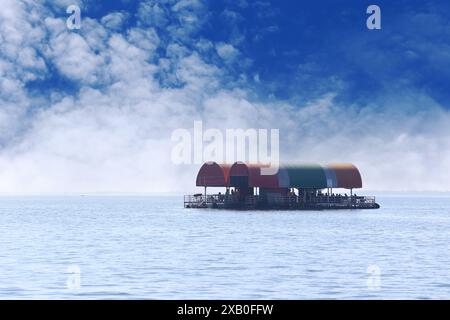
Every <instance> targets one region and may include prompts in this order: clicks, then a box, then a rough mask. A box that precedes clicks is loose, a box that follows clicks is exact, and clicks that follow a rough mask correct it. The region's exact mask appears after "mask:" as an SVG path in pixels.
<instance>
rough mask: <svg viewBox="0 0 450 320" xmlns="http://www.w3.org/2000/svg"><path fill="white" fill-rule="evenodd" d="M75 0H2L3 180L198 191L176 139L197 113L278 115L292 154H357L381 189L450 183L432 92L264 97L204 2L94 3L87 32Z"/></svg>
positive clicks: (254, 122) (259, 120) (238, 123)
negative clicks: (211, 30)
mask: <svg viewBox="0 0 450 320" xmlns="http://www.w3.org/2000/svg"><path fill="white" fill-rule="evenodd" d="M70 2H71V3H70V4H72V3H73V2H74V1H70ZM66 5H68V4H67V1H58V2H55V1H52V2H51V3H50V2H45V1H39V2H37V1H28V0H20V1H16V0H6V1H5V2H4V3H2V6H3V8H2V10H1V11H0V42H1V47H0V192H1V193H95V192H113V193H115V192H185V191H186V192H188V191H192V189H193V185H194V183H195V174H196V171H197V170H198V167H197V166H194V165H192V166H187V165H179V166H176V165H174V164H172V162H171V158H170V157H171V150H172V147H173V146H174V143H173V142H171V141H170V138H171V133H172V132H173V130H175V129H178V128H187V129H190V128H192V126H193V123H194V121H196V120H202V121H203V123H204V125H205V127H206V128H218V129H222V130H225V129H226V128H244V129H245V128H267V129H271V128H278V129H280V147H281V159H282V160H300V161H318V162H322V163H326V162H336V161H345V162H353V163H355V164H356V165H357V166H358V167H359V168H360V170H361V172H362V174H363V183H364V186H365V187H366V188H367V189H372V190H374V189H376V190H450V139H449V137H450V126H449V125H448V124H449V123H450V114H449V111H448V110H446V109H445V108H444V106H442V105H440V104H439V102H437V101H435V100H434V99H432V98H431V97H430V96H429V95H427V94H426V93H423V92H420V91H416V90H409V91H408V90H403V91H402V92H398V91H397V92H395V90H393V91H389V90H386V94H385V95H383V96H375V97H374V99H373V100H372V101H371V102H370V103H364V104H361V103H357V102H355V103H353V104H352V103H350V104H349V103H343V102H342V101H339V99H336V96H337V95H338V94H339V88H340V86H339V85H338V86H333V88H328V89H327V90H326V92H324V93H322V94H321V95H320V96H318V97H315V98H313V99H307V100H306V101H302V102H298V103H295V102H292V101H288V100H280V99H277V98H262V97H261V96H259V95H258V93H257V92H256V91H255V90H254V89H253V84H252V83H251V81H252V80H254V79H256V78H258V77H256V76H255V77H252V76H251V75H247V74H245V72H242V73H239V72H236V70H241V69H242V68H243V65H245V64H246V63H247V64H248V63H251V57H245V56H243V55H244V54H243V53H242V52H241V51H240V50H239V47H238V43H239V41H237V40H236V41H232V40H230V42H229V43H225V42H223V41H213V40H210V39H207V38H205V37H203V36H202V35H201V34H199V29H200V28H204V27H205V25H207V24H208V23H209V22H208V5H207V3H205V2H203V1H200V0H180V1H175V0H173V1H172V0H165V1H158V2H157V1H142V2H141V3H140V4H139V5H138V7H137V12H136V15H135V16H130V14H129V13H127V12H123V11H117V12H109V13H108V14H106V15H104V16H102V17H99V18H90V17H86V16H83V18H82V27H81V29H80V30H79V31H71V30H68V29H67V28H66V24H65V20H66V18H67V15H65V6H66ZM79 5H80V6H81V7H82V8H83V7H86V6H88V5H89V3H83V2H82V1H80V2H79ZM133 19H135V20H136V23H135V24H131V25H130V24H129V23H127V21H129V20H133ZM233 39H236V34H234V35H233ZM246 59H247V60H246ZM242 70H244V69H242ZM303 70H305V69H303ZM306 70H307V69H306ZM259 81H261V80H259ZM61 83H62V85H61Z"/></svg>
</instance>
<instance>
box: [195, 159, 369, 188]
mask: <svg viewBox="0 0 450 320" xmlns="http://www.w3.org/2000/svg"><path fill="white" fill-rule="evenodd" d="M266 167H268V166H267V165H263V164H246V163H243V162H235V163H234V164H233V165H231V166H230V165H227V164H217V163H216V162H207V163H205V164H204V165H203V166H202V167H201V168H200V171H199V173H198V175H197V186H210V187H229V186H243V185H245V186H248V187H261V188H311V189H325V188H346V189H352V188H362V180H361V174H360V173H359V170H358V168H356V167H355V166H354V165H352V164H350V163H334V164H329V165H326V166H321V165H319V164H314V163H296V164H282V165H280V167H279V170H278V173H277V174H275V175H262V174H261V169H262V168H266Z"/></svg>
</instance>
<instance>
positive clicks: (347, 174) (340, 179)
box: [326, 163, 362, 189]
mask: <svg viewBox="0 0 450 320" xmlns="http://www.w3.org/2000/svg"><path fill="white" fill-rule="evenodd" d="M326 168H329V169H332V170H334V172H335V174H336V180H337V186H336V187H337V188H346V189H352V188H362V179H361V174H360V173H359V170H358V168H357V167H355V166H354V165H353V164H351V163H332V164H328V165H326Z"/></svg>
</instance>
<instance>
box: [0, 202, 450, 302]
mask: <svg viewBox="0 0 450 320" xmlns="http://www.w3.org/2000/svg"><path fill="white" fill-rule="evenodd" d="M182 201H183V199H182V197H138V196H135V197H131V196H130V197H122V196H120V197H118V196H115V197H113V196H111V197H106V196H105V197H100V196H71V197H0V298H2V299H161V298H162V299H187V298H190V299H354V298H356V299H374V298H382V299H398V298H407V299H425V298H433V299H441V298H445V299H449V298H450V250H449V249H450V198H449V197H448V196H445V195H417V194H416V195H406V196H387V195H381V196H379V197H378V198H377V202H379V203H380V204H381V206H382V208H381V209H379V210H353V211H347V210H346V211H271V212H269V211H247V212H243V211H240V212H238V211H221V210H206V209H183V207H182V206H183V203H182Z"/></svg>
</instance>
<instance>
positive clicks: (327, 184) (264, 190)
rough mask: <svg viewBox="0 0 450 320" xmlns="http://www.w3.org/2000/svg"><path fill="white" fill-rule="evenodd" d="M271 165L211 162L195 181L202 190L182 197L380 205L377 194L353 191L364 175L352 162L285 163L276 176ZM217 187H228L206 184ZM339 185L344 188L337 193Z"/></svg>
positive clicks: (305, 205)
mask: <svg viewBox="0 0 450 320" xmlns="http://www.w3.org/2000/svg"><path fill="white" fill-rule="evenodd" d="M267 168H268V166H265V165H260V164H246V163H243V162H235V163H234V164H232V165H229V164H218V163H216V162H207V163H205V164H203V165H202V167H201V168H200V170H199V172H198V174H197V180H196V185H197V186H198V187H203V188H204V190H203V191H204V192H203V193H198V194H194V195H187V196H184V207H185V208H217V209H241V210H257V209H262V210H264V209H269V210H323V209H378V208H379V207H380V206H379V204H377V203H376V201H375V197H369V196H358V195H356V194H355V193H354V192H353V190H354V189H359V188H362V179H361V174H360V172H359V170H358V168H357V167H356V166H354V165H353V164H349V163H337V164H328V165H325V166H322V165H319V164H284V165H280V166H279V168H278V171H277V172H276V173H275V174H267V171H264V169H267ZM218 187H220V188H222V189H223V190H224V191H223V192H218V193H215V194H207V188H218ZM333 189H334V190H333ZM336 189H340V190H342V189H344V191H346V192H345V193H343V194H342V193H336V192H334V191H335V190H336ZM345 189H346V190H345ZM347 192H348V194H347Z"/></svg>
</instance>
